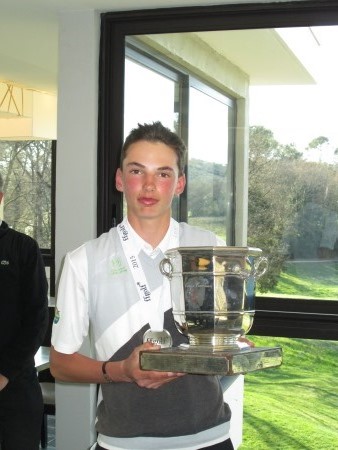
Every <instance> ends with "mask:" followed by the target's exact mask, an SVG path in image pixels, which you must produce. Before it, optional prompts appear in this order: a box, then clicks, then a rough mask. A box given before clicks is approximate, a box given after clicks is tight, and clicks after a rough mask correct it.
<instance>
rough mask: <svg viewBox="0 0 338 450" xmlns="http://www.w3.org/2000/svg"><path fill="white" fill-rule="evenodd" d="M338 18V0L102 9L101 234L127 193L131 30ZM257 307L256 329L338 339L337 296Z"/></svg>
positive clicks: (260, 302) (262, 301) (264, 302)
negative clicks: (122, 163)
mask: <svg viewBox="0 0 338 450" xmlns="http://www.w3.org/2000/svg"><path fill="white" fill-rule="evenodd" d="M337 24H338V2H337V1H330V0H326V1H322V2H320V3H318V2H316V1H292V2H272V3H250V4H235V5H234V4H233V5H221V6H218V5H217V6H203V7H180V8H163V9H153V10H151V9H149V10H136V11H121V12H114V13H110V12H108V13H103V14H102V15H101V43H100V68H99V84H100V89H99V122H98V186H97V188H98V207H97V233H98V235H99V234H101V233H102V232H105V231H108V229H109V228H110V227H111V225H112V224H114V223H116V220H120V219H121V218H122V211H121V208H120V206H121V205H122V194H121V193H118V192H117V191H116V190H112V189H111V186H114V176H115V172H116V169H117V167H118V161H119V154H120V149H121V147H122V143H123V111H124V109H123V99H124V58H125V39H126V37H127V36H128V35H138V34H155V33H178V32H194V31H213V30H220V29H222V30H227V29H228V30H230V29H232V30H234V29H259V28H278V27H296V26H299V27H304V26H324V25H337ZM112 124H113V125H112ZM182 137H184V135H183V134H182ZM255 309H256V314H255V320H254V325H253V328H252V330H251V334H257V335H268V336H281V337H302V338H309V339H330V340H338V299H337V301H335V300H332V301H325V300H319V301H318V300H315V299H308V300H294V299H289V298H284V299H280V298H273V297H270V298H268V297H259V296H256V308H255Z"/></svg>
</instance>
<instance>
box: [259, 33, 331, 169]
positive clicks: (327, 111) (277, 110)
mask: <svg viewBox="0 0 338 450" xmlns="http://www.w3.org/2000/svg"><path fill="white" fill-rule="evenodd" d="M279 33H280V35H281V36H282V38H283V39H284V40H285V41H286V43H287V44H288V46H289V47H290V48H291V49H292V51H293V52H294V54H295V55H296V56H297V57H298V58H299V59H300V60H301V61H302V63H303V65H304V66H305V67H306V68H307V70H308V71H309V72H310V73H311V75H312V76H313V78H314V79H315V80H316V84H315V85H304V86H253V87H251V88H250V124H251V125H263V126H265V127H266V128H269V129H270V130H271V131H273V133H274V137H275V138H276V139H277V140H278V141H279V142H280V143H282V144H291V143H293V144H295V146H296V147H297V149H298V150H299V151H303V150H305V148H306V147H307V146H308V144H309V142H310V141H312V139H314V138H316V137H318V136H325V137H327V138H328V139H329V145H328V149H327V150H328V151H327V152H326V154H327V158H326V159H327V162H330V161H332V158H333V152H334V150H335V149H336V148H338V124H337V115H338V114H337V112H338V86H337V80H338V58H337V54H338V48H337V47H338V27H336V26H326V27H313V28H308V27H306V28H301V29H299V28H294V29H283V30H279ZM305 154H306V156H307V157H308V159H311V160H318V158H319V155H318V154H315V153H314V152H308V151H307V152H305Z"/></svg>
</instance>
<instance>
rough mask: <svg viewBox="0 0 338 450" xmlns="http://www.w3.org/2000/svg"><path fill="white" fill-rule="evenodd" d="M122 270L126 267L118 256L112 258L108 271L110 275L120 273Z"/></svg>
mask: <svg viewBox="0 0 338 450" xmlns="http://www.w3.org/2000/svg"><path fill="white" fill-rule="evenodd" d="M124 272H127V268H126V267H125V265H124V264H123V262H122V261H121V259H120V258H119V257H117V258H113V259H112V260H111V261H110V273H111V274H112V275H119V274H120V273H124Z"/></svg>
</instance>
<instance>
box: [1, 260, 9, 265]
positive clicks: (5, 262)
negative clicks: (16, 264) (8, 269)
mask: <svg viewBox="0 0 338 450" xmlns="http://www.w3.org/2000/svg"><path fill="white" fill-rule="evenodd" d="M0 264H1V265H2V266H9V261H8V260H7V259H2V260H1V261H0Z"/></svg>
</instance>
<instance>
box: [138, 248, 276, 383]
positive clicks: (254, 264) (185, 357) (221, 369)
mask: <svg viewBox="0 0 338 450" xmlns="http://www.w3.org/2000/svg"><path fill="white" fill-rule="evenodd" d="M267 267H268V262H267V259H266V258H265V257H264V256H262V250H260V249H258V248H251V247H178V248H174V249H170V250H168V251H167V252H166V253H165V258H164V259H163V260H162V261H161V263H160V270H161V272H162V273H163V274H164V275H165V276H166V277H167V278H168V279H169V282H170V290H171V301H172V307H173V316H174V320H175V323H176V326H177V328H178V330H179V331H180V332H181V333H182V334H184V335H187V336H188V338H189V346H180V347H176V348H166V349H161V350H160V351H159V352H154V351H150V352H147V351H145V352H142V353H141V357H140V361H141V367H142V368H143V369H147V370H168V371H182V372H192V373H214V374H223V375H224V374H235V373H247V372H249V371H254V370H259V369H265V368H269V367H276V366H279V365H280V364H281V362H282V350H281V348H279V347H276V348H269V347H264V348H256V347H254V348H250V347H247V348H243V345H241V344H240V342H239V340H238V339H239V337H240V336H245V334H246V333H248V331H249V330H250V328H251V327H252V324H253V319H254V313H255V309H254V308H255V306H254V300H255V283H256V280H257V279H258V278H259V277H261V276H262V275H263V274H264V273H265V272H266V270H267Z"/></svg>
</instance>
